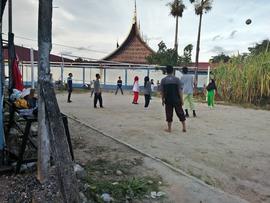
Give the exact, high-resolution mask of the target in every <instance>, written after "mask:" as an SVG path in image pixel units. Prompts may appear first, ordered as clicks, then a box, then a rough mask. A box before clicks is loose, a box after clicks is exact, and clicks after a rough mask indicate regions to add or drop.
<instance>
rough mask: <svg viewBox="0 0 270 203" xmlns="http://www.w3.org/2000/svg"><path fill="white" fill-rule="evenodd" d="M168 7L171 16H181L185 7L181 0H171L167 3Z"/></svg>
mask: <svg viewBox="0 0 270 203" xmlns="http://www.w3.org/2000/svg"><path fill="white" fill-rule="evenodd" d="M167 5H168V6H169V7H170V14H171V15H172V16H173V17H182V16H183V12H184V10H185V8H186V6H185V4H184V3H183V1H182V0H173V1H172V2H170V3H168V4H167Z"/></svg>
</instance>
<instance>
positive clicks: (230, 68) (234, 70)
mask: <svg viewBox="0 0 270 203" xmlns="http://www.w3.org/2000/svg"><path fill="white" fill-rule="evenodd" d="M213 73H214V77H215V80H216V84H217V87H218V92H219V94H220V95H221V96H222V98H223V100H225V101H229V102H234V103H240V104H241V103H250V104H255V105H264V104H266V105H267V104H268V105H269V104H270V53H269V52H268V53H260V54H258V55H247V56H234V57H232V58H231V60H230V61H229V62H227V63H220V64H218V65H217V66H216V68H215V69H214V71H213Z"/></svg>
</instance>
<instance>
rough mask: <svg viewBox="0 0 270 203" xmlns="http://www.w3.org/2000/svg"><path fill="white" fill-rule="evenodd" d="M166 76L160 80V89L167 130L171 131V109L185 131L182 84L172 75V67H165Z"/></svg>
mask: <svg viewBox="0 0 270 203" xmlns="http://www.w3.org/2000/svg"><path fill="white" fill-rule="evenodd" d="M166 72H167V76H166V77H165V78H163V79H162V80H161V83H160V91H161V97H162V105H165V112H166V121H167V124H168V128H167V129H166V131H167V132H171V127H172V121H173V110H175V112H176V115H177V117H178V118H179V120H180V122H181V123H182V131H183V132H186V123H185V120H186V118H185V113H184V110H183V108H182V106H183V93H182V88H183V85H182V83H181V81H180V79H179V78H177V77H175V76H173V67H172V66H167V67H166Z"/></svg>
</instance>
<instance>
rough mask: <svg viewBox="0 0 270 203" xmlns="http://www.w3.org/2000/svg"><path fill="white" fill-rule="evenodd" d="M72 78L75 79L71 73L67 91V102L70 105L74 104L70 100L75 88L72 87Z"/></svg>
mask: <svg viewBox="0 0 270 203" xmlns="http://www.w3.org/2000/svg"><path fill="white" fill-rule="evenodd" d="M72 77H73V75H72V73H69V74H68V78H67V91H68V99H67V102H68V103H70V102H72V101H71V100H70V98H71V93H72V90H73V87H72Z"/></svg>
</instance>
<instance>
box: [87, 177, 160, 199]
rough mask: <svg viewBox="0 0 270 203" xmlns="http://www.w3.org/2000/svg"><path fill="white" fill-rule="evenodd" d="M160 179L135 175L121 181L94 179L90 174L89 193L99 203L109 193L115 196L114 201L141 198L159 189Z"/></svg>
mask: <svg viewBox="0 0 270 203" xmlns="http://www.w3.org/2000/svg"><path fill="white" fill-rule="evenodd" d="M158 181H159V180H154V179H153V178H150V177H140V178H138V177H133V178H128V179H124V180H120V181H114V180H111V181H109V180H102V179H98V180H97V179H94V178H92V177H91V176H88V178H87V182H88V184H89V185H90V188H88V191H87V195H88V196H90V197H92V198H93V199H94V200H95V201H97V202H98V203H99V202H100V203H101V202H103V201H102V199H101V195H102V194H103V193H108V194H110V195H111V197H113V199H114V202H125V201H126V200H127V199H128V200H134V199H137V200H141V199H144V198H145V196H146V195H149V194H150V192H151V191H159V187H158Z"/></svg>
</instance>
